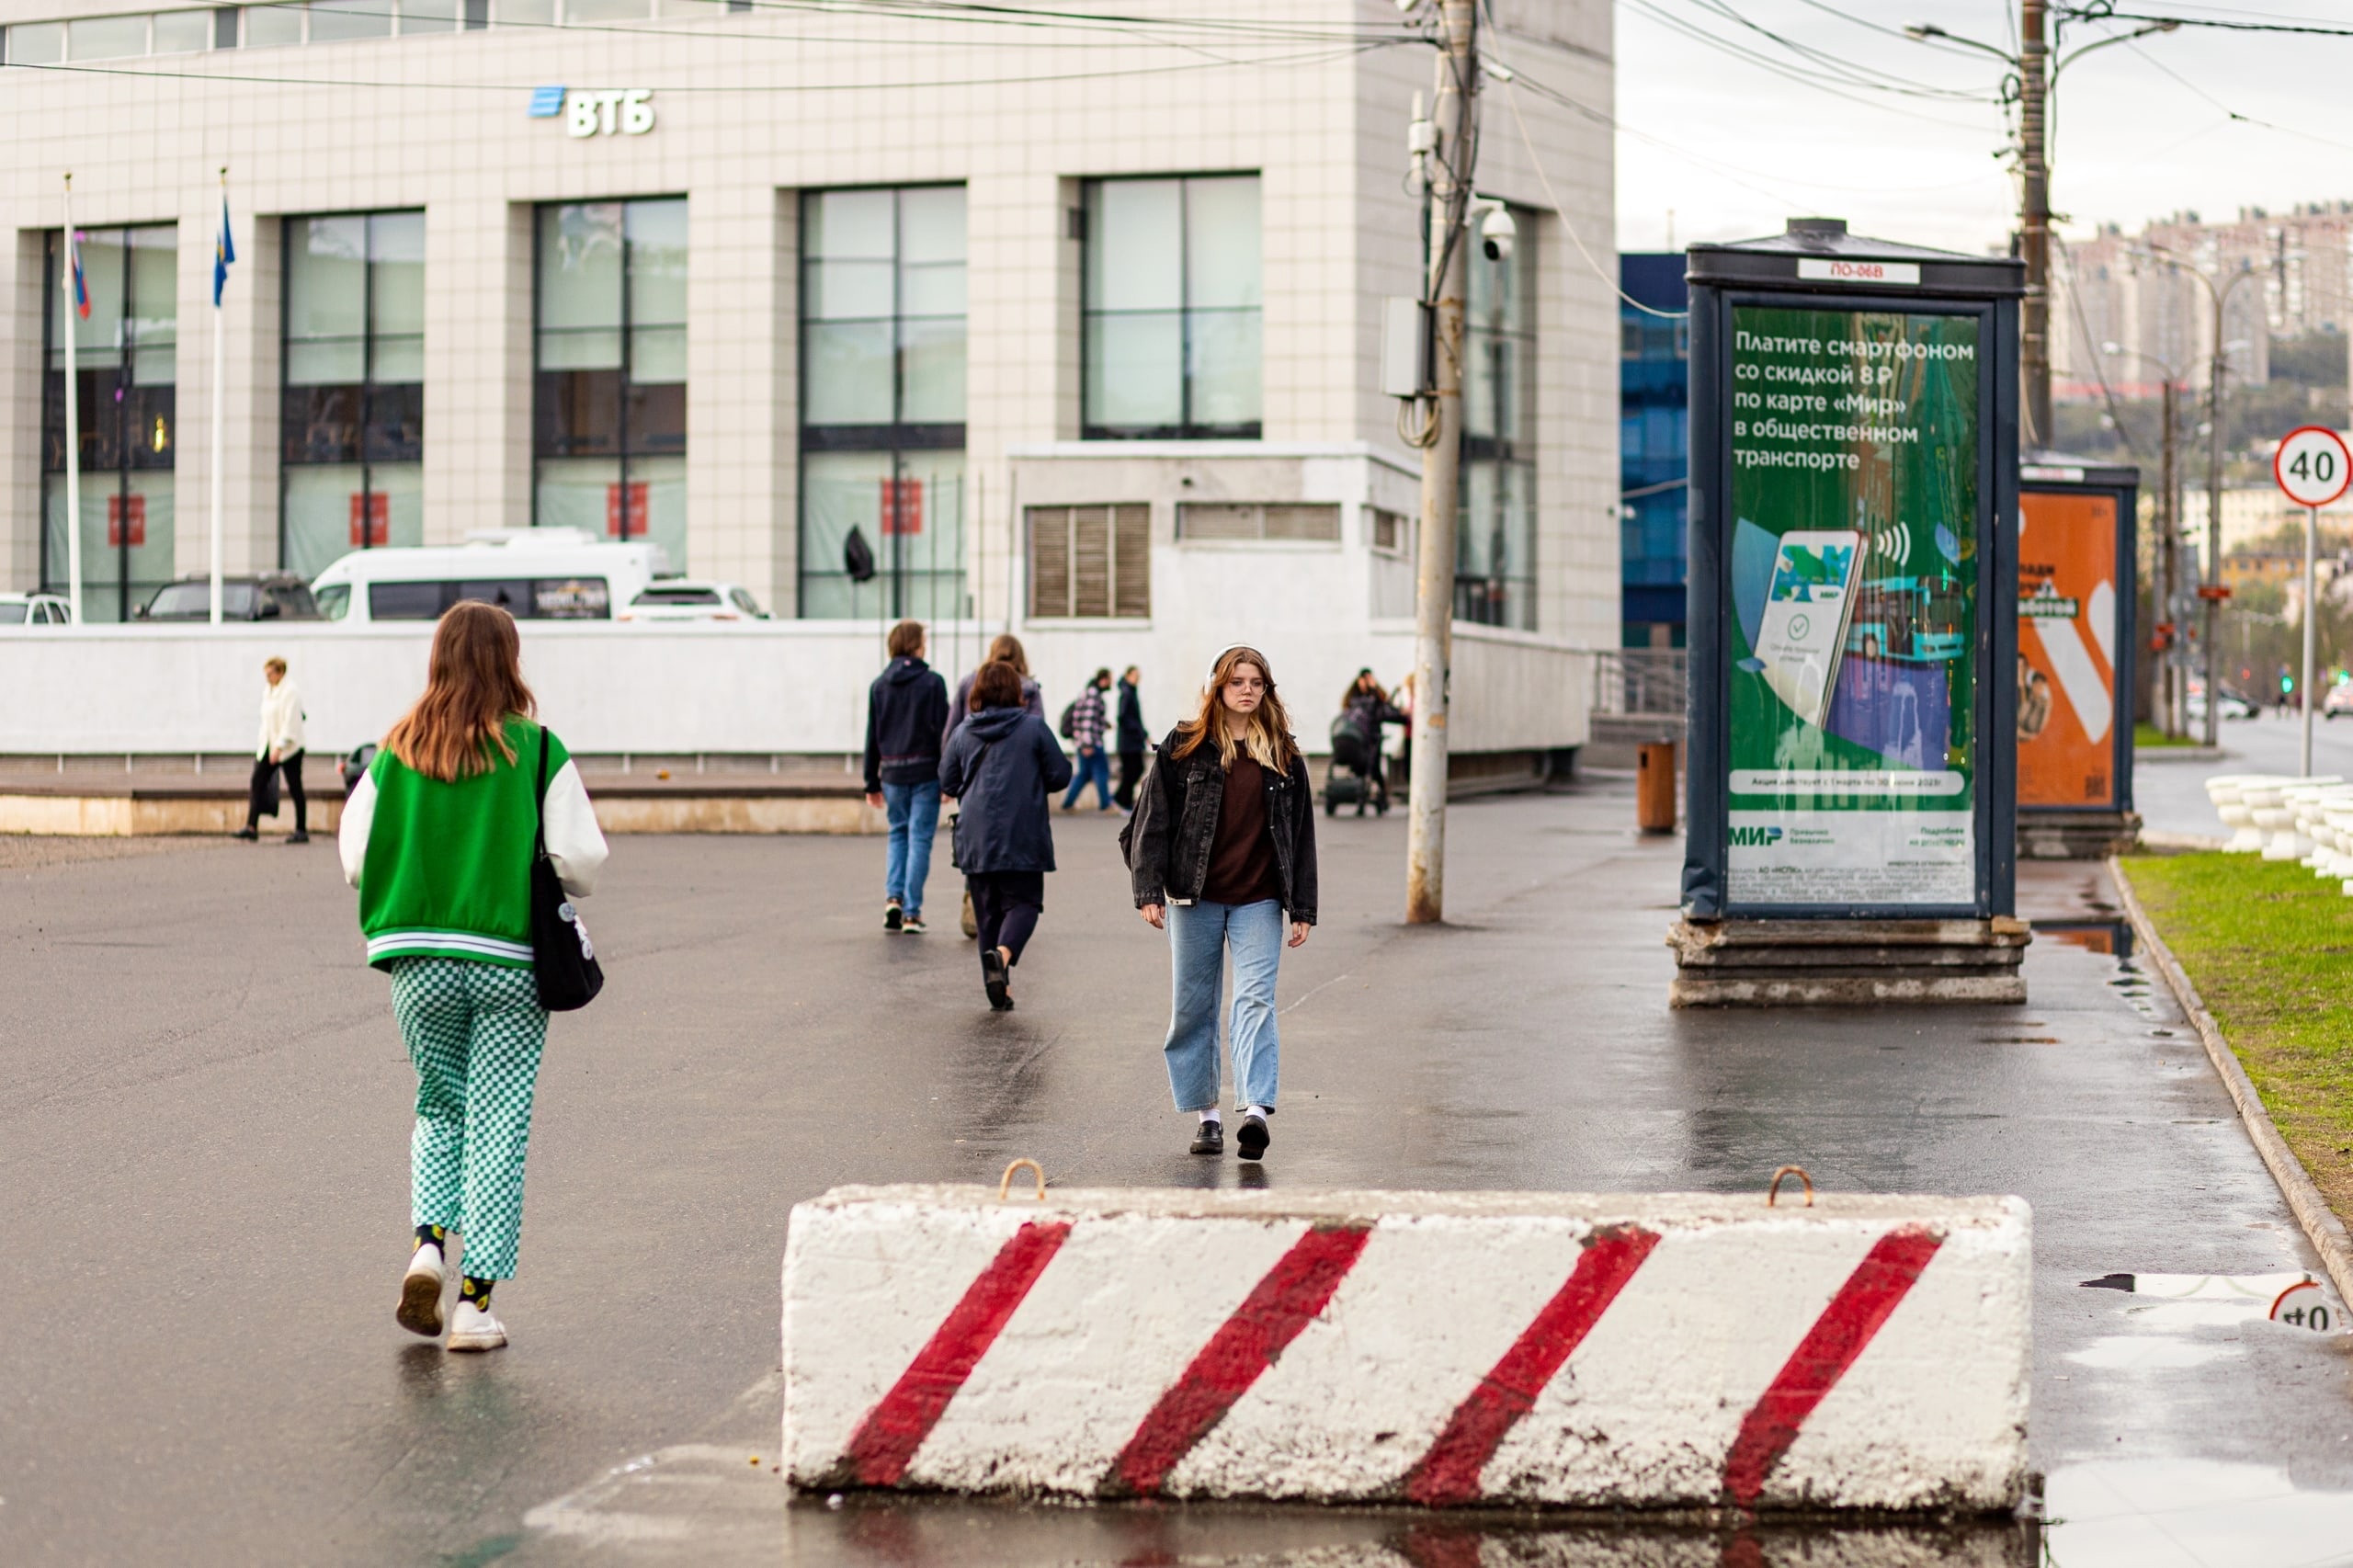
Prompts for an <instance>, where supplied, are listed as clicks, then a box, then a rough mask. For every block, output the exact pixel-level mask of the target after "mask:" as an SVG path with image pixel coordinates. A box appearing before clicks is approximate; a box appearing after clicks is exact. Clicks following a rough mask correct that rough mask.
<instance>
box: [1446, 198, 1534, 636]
mask: <svg viewBox="0 0 2353 1568" xmlns="http://www.w3.org/2000/svg"><path fill="white" fill-rule="evenodd" d="M1518 222H1519V233H1520V242H1519V244H1518V246H1517V247H1516V248H1515V249H1514V252H1513V254H1512V255H1511V256H1507V257H1506V258H1505V259H1503V260H1501V261H1489V260H1488V259H1487V258H1486V257H1485V256H1483V255H1482V254H1480V253H1479V252H1478V251H1477V250H1475V249H1474V250H1472V253H1471V255H1470V257H1469V260H1468V263H1467V267H1468V270H1469V273H1470V284H1471V287H1470V295H1469V310H1468V313H1467V315H1466V316H1465V319H1464V322H1463V329H1464V344H1463V347H1464V356H1465V357H1464V361H1463V367H1462V492H1461V506H1462V523H1461V535H1460V537H1459V539H1458V540H1457V544H1456V551H1455V558H1454V614H1455V618H1456V619H1460V620H1471V621H1478V622H1480V623H1482V624H1484V625H1488V626H1509V627H1516V628H1518V630H1520V631H1535V630H1536V312H1535V298H1536V294H1535V282H1536V244H1535V237H1536V235H1535V231H1536V224H1535V222H1534V217H1533V214H1528V213H1523V214H1520V215H1519V220H1518Z"/></svg>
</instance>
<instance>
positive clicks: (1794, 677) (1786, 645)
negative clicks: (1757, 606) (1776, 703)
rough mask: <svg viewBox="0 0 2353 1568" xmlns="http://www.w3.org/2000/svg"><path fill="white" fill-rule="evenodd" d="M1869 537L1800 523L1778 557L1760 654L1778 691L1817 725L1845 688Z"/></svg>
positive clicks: (1767, 677) (1769, 681)
mask: <svg viewBox="0 0 2353 1568" xmlns="http://www.w3.org/2000/svg"><path fill="white" fill-rule="evenodd" d="M1862 540H1863V536H1862V535H1861V534H1859V533H1858V532H1856V531H1855V530H1854V529H1852V528H1799V529H1796V530H1794V531H1792V532H1790V533H1785V534H1783V535H1782V536H1781V542H1780V546H1779V549H1778V550H1777V551H1775V552H1774V555H1773V586H1772V591H1771V593H1770V595H1769V596H1768V597H1767V599H1766V601H1765V619H1764V623H1763V624H1762V625H1761V626H1760V627H1759V628H1758V629H1757V637H1756V657H1757V660H1758V662H1759V663H1760V664H1762V665H1763V666H1764V672H1763V673H1764V676H1765V684H1766V685H1768V686H1769V687H1772V688H1773V694H1774V695H1775V696H1776V697H1779V699H1781V700H1782V701H1783V702H1785V703H1787V704H1788V705H1789V707H1790V711H1791V712H1793V713H1795V714H1796V715H1797V716H1798V717H1799V718H1801V719H1802V720H1804V721H1805V722H1807V723H1809V724H1812V725H1814V726H1815V727H1817V728H1819V727H1820V726H1821V723H1822V721H1823V717H1824V714H1825V713H1826V712H1827V711H1828V710H1829V707H1830V698H1831V694H1832V693H1833V692H1835V691H1836V689H1837V686H1838V660H1839V656H1840V654H1842V653H1845V651H1846V647H1847V619H1848V617H1849V615H1850V614H1851V613H1852V612H1853V609H1854V603H1855V573H1856V571H1857V569H1858V568H1859V567H1860V565H1861V564H1862V554H1863V552H1862Z"/></svg>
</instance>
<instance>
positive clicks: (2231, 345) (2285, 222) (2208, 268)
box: [2052, 201, 2353, 398]
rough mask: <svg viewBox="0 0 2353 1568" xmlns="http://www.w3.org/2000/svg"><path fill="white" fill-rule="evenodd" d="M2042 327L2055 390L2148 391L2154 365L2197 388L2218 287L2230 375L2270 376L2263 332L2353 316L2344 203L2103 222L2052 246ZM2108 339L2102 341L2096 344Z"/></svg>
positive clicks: (2352, 242) (2319, 328)
mask: <svg viewBox="0 0 2353 1568" xmlns="http://www.w3.org/2000/svg"><path fill="white" fill-rule="evenodd" d="M2054 271H2055V279H2056V288H2057V296H2056V298H2055V299H2054V300H2053V301H2052V339H2053V348H2054V352H2053V355H2052V366H2053V369H2054V371H2055V382H2056V385H2055V388H2054V390H2055V392H2056V393H2057V395H2059V396H2061V397H2075V398H2095V397H2098V396H2099V395H2101V394H2100V384H2101V382H2102V381H2103V380H2105V381H2106V382H2107V384H2108V387H2109V390H2110V391H2112V392H2116V393H2117V394H2118V395H2120V396H2135V397H2138V396H2150V397H2154V396H2155V395H2156V393H2157V389H2158V386H2159V384H2160V382H2161V381H2162V380H2163V378H2164V376H2165V369H2163V367H2167V366H2170V367H2171V368H2172V369H2173V371H2174V372H2175V373H2176V374H2177V375H2179V376H2180V377H2182V378H2183V379H2184V380H2186V381H2191V382H2193V383H2195V384H2197V385H2199V386H2200V387H2202V386H2203V385H2204V384H2205V379H2206V373H2207V365H2208V362H2209V359H2210V357H2211V354H2212V352H2213V337H2214V330H2213V321H2214V312H2213V296H2212V295H2211V293H2210V292H2209V291H2208V290H2207V288H2206V287H2205V285H2204V284H2202V283H2200V281H2199V280H2198V278H2193V277H2190V276H2188V273H2189V272H2191V271H2196V272H2199V273H2202V274H2203V275H2204V276H2205V277H2206V278H2209V279H2211V280H2212V281H2214V282H2216V283H2217V284H2219V285H2222V287H2224V288H2225V289H2227V290H2228V293H2227V296H2226V302H2225V309H2224V314H2223V328H2222V342H2223V345H2224V348H2225V350H2226V354H2227V358H2226V363H2227V365H2228V366H2229V370H2230V374H2231V375H2232V376H2233V377H2234V378H2235V379H2236V380H2238V381H2240V382H2241V383H2243V384H2249V385H2256V386H2260V385H2262V384H2264V383H2265V382H2266V381H2269V380H2270V372H2271V358H2270V343H2271V339H2272V338H2274V337H2297V336H2302V335H2304V334H2306V333H2310V332H2338V333H2343V332H2345V331H2347V327H2348V326H2349V325H2353V202H2346V201H2339V202H2333V203H2331V202H2318V203H2312V204H2308V205H2305V206H2302V207H2299V208H2297V209H2296V210H2293V211H2291V212H2286V213H2279V214H2273V213H2268V212H2266V211H2265V210H2263V209H2261V208H2258V207H2251V208H2246V209H2244V210H2242V211H2241V212H2240V214H2239V216H2238V217H2237V218H2236V219H2234V220H2232V221H2230V222H2202V221H2201V220H2200V218H2199V216H2198V214H2196V213H2195V212H2183V213H2177V214H2176V215H2175V216H2173V217H2171V218H2165V219H2161V220H2158V221H2156V222H2151V223H2149V224H2146V225H2144V226H2143V229H2142V230H2141V232H2140V233H2137V234H2128V233H2124V232H2123V230H2122V228H2121V227H2120V226H2119V225H2117V224H2113V223H2110V224H2108V225H2106V226H2105V227H2103V228H2102V229H2101V230H2100V231H2099V233H2097V234H2095V235H2093V236H2092V237H2091V238H2089V239H2087V240H2079V241H2075V242H2074V243H2072V244H2067V245H2064V246H2063V247H2062V248H2061V251H2060V254H2059V256H2058V265H2057V267H2055V269H2054ZM2111 343H2113V344H2115V345H2116V346H2117V347H2116V350H2115V351H2113V352H2109V351H2107V350H2106V349H2105V347H2104V346H2105V345H2108V344H2111Z"/></svg>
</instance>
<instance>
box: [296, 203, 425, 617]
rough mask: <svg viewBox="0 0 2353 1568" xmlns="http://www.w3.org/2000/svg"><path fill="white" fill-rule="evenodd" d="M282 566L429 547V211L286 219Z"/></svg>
mask: <svg viewBox="0 0 2353 1568" xmlns="http://www.w3.org/2000/svg"><path fill="white" fill-rule="evenodd" d="M285 301H286V304H285V311H286V324H285V331H284V335H283V345H284V347H283V352H284V354H285V368H284V372H283V375H282V377H281V380H280V385H281V386H282V387H283V388H284V390H283V392H281V393H280V394H279V397H280V403H279V409H278V457H279V470H278V475H279V477H278V484H279V498H278V561H279V562H280V563H281V564H282V565H283V566H284V567H285V568H286V569H287V570H288V571H290V572H299V573H301V574H302V575H303V576H305V577H314V576H316V575H318V574H319V573H320V572H321V571H322V570H324V568H325V567H326V566H327V565H328V564H329V563H330V562H334V561H335V560H337V559H338V558H340V557H341V556H342V555H344V554H345V553H346V552H347V551H354V550H369V549H375V548H380V547H381V546H384V545H388V544H410V545H413V544H423V543H424V542H425V214H424V213H422V212H350V213H341V214H338V215H336V216H334V217H326V218H289V219H288V220H286V290H285Z"/></svg>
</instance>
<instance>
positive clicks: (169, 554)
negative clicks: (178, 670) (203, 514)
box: [40, 223, 179, 621]
mask: <svg viewBox="0 0 2353 1568" xmlns="http://www.w3.org/2000/svg"><path fill="white" fill-rule="evenodd" d="M178 232H179V231H178V226H177V225H176V224H172V223H156V224H153V225H149V226H147V227H143V228H136V229H84V230H82V231H80V233H81V236H82V237H81V254H82V279H83V288H84V290H85V293H86V294H87V295H88V301H89V303H88V313H87V314H86V315H84V316H81V317H79V318H78V319H76V321H75V322H74V360H75V363H74V368H73V369H74V374H73V377H72V387H73V393H72V395H73V396H74V400H75V405H76V408H75V417H76V419H77V420H78V421H79V422H80V426H79V433H80V437H81V454H80V462H79V463H78V465H77V466H78V468H79V469H80V471H81V491H82V495H81V500H82V515H81V517H79V518H78V519H76V524H77V526H78V527H79V528H80V531H81V539H82V591H83V601H82V612H83V614H84V616H85V618H87V619H90V620H94V621H97V620H128V619H131V610H132V609H133V608H136V607H138V606H140V605H142V604H144V603H145V602H146V600H147V597H148V596H149V595H150V594H152V593H153V591H154V590H155V589H156V588H158V587H161V586H162V585H164V584H165V583H168V582H170V581H171V579H172V575H173V571H174V560H173V537H174V535H173V521H174V505H173V502H174V494H173V484H172V464H173V460H174V459H175V458H176V456H177V455H178V449H179V442H178V409H177V403H176V400H175V396H174V393H175V392H176V386H175V383H176V381H178V380H179V364H178V359H179V287H178V276H177V264H178V250H177V245H178ZM47 248H48V259H47V265H46V267H45V268H44V271H45V274H46V283H47V290H48V292H47V298H48V300H49V308H48V310H46V311H44V312H42V319H43V320H44V321H45V322H46V323H47V324H48V330H47V353H46V354H45V355H44V357H43V361H42V369H43V375H42V378H41V390H42V396H41V518H42V526H41V550H40V582H41V588H42V591H44V592H46V593H63V592H65V591H66V588H67V585H68V584H67V578H68V576H69V572H68V566H67V562H68V560H69V553H70V552H69V540H68V538H67V535H66V532H65V530H66V527H67V523H66V516H65V399H66V396H67V376H66V364H65V312H66V311H67V310H69V309H71V308H72V296H71V295H69V294H68V293H66V292H65V291H64V290H63V289H61V288H60V287H59V284H60V281H61V279H63V278H64V277H65V276H66V267H67V262H66V258H65V244H64V237H63V234H61V233H57V232H56V231H53V230H52V231H51V233H50V234H49V235H48V245H47Z"/></svg>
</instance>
